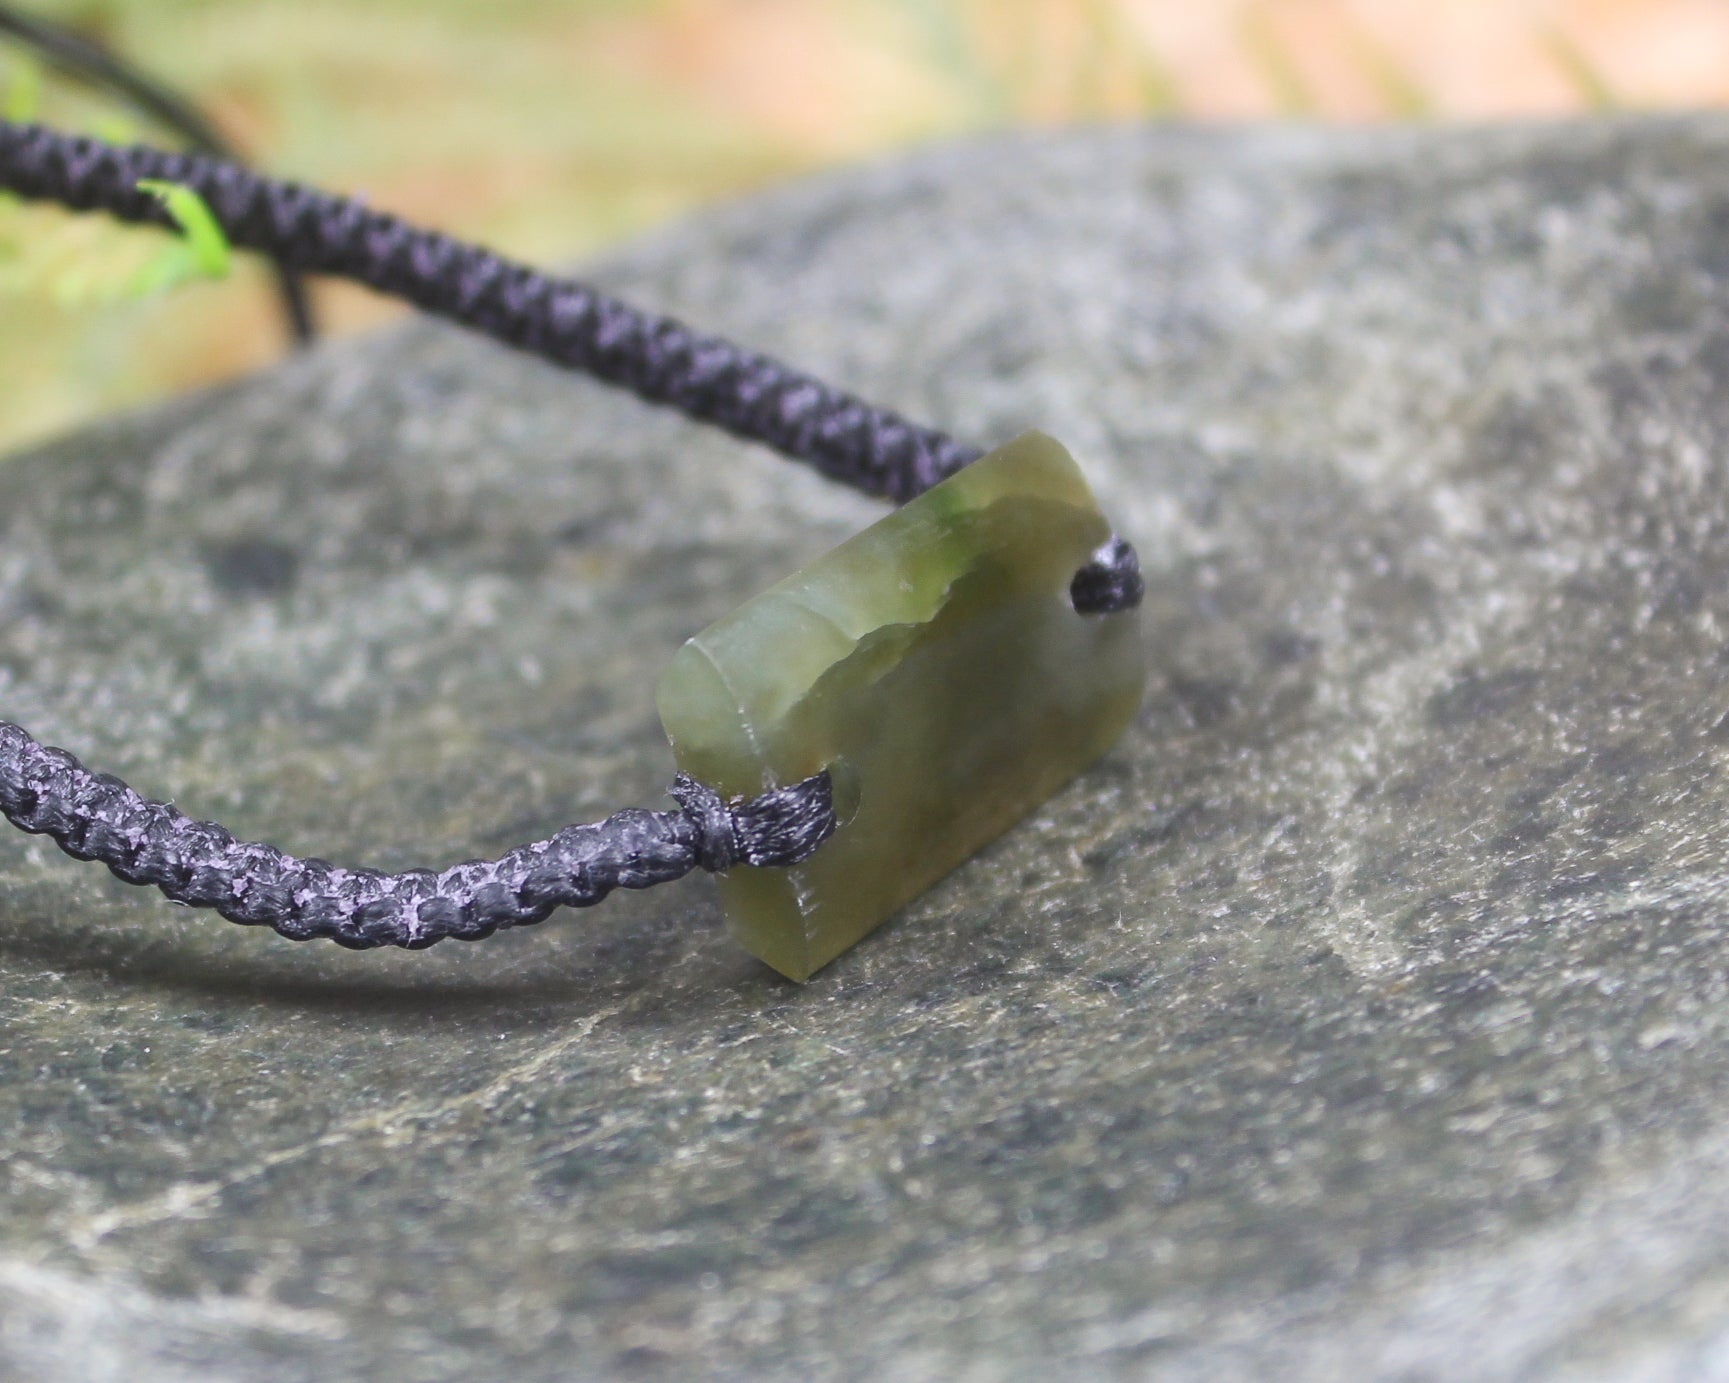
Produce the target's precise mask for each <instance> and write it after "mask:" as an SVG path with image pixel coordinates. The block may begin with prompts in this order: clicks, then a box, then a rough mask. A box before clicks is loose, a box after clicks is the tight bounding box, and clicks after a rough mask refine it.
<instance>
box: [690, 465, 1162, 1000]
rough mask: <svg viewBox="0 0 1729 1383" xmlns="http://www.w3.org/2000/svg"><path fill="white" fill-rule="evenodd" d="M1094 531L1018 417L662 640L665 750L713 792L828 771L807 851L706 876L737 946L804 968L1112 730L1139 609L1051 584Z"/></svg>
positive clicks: (1066, 469)
mask: <svg viewBox="0 0 1729 1383" xmlns="http://www.w3.org/2000/svg"><path fill="white" fill-rule="evenodd" d="M1109 533H1110V527H1109V525H1108V524H1107V523H1106V522H1105V519H1104V517H1103V515H1101V514H1100V513H1099V510H1098V506H1097V505H1096V504H1095V503H1094V501H1093V496H1092V493H1091V491H1090V490H1088V488H1087V483H1086V481H1085V480H1084V479H1083V478H1082V476H1081V473H1080V470H1079V468H1078V467H1077V466H1076V465H1075V463H1074V461H1073V460H1072V459H1071V458H1070V456H1069V454H1068V453H1067V452H1066V451H1064V450H1063V448H1062V447H1061V446H1060V445H1058V444H1057V443H1056V442H1054V441H1053V440H1052V439H1050V438H1049V437H1045V436H1042V435H1041V434H1039V433H1028V434H1026V435H1025V436H1023V437H1021V438H1019V439H1017V440H1016V441H1013V442H1011V443H1009V444H1008V445H1007V446H1004V447H1001V448H999V449H998V450H996V451H994V452H992V453H991V454H990V455H988V456H985V457H982V458H981V459H979V460H978V461H975V462H974V463H973V464H972V465H970V466H968V467H967V468H966V469H965V470H963V471H961V472H960V473H959V474H957V475H954V476H952V477H950V478H949V479H948V480H946V481H944V482H943V483H942V484H940V485H938V486H935V487H934V488H933V489H931V490H929V491H928V492H927V493H925V494H924V495H921V496H920V497H919V498H918V499H916V500H914V501H913V502H912V503H910V504H908V505H906V506H905V507H904V508H902V509H900V510H898V511H897V512H895V513H893V514H890V515H889V516H888V517H886V518H884V519H882V520H881V521H880V522H878V523H876V524H873V525H872V526H871V527H870V528H868V529H866V530H865V531H864V532H862V533H860V534H858V535H857V536H856V537H853V538H851V539H849V540H848V541H846V542H844V543H842V544H841V545H840V546H839V547H837V548H835V549H834V550H833V551H832V552H829V553H827V554H826V555H824V556H823V557H821V558H819V559H818V560H817V561H815V562H813V563H811V564H810V565H809V566H808V567H806V568H805V569H804V570H802V571H800V572H797V573H796V574H794V575H792V576H790V577H788V578H787V579H786V580H784V581H782V582H780V583H779V584H778V585H776V586H774V587H772V588H771V589H769V590H768V591H766V592H764V593H763V594H762V595H760V596H757V597H756V598H755V599H753V600H751V601H748V602H747V603H745V604H744V605H742V606H740V607H739V608H738V609H736V610H734V611H733V612H732V613H730V614H728V615H726V616H724V617H723V618H721V619H720V620H717V621H716V622H715V623H714V624H712V625H710V626H709V627H708V628H707V629H705V630H704V631H703V632H702V633H700V634H698V635H696V637H694V638H692V639H691V640H689V641H688V642H687V643H686V644H685V645H684V646H683V648H681V649H680V650H679V652H678V653H677V655H676V656H675V657H674V659H673V661H672V664H671V666H670V667H669V668H668V669H667V671H666V674H665V676H664V677H662V679H661V681H660V686H659V691H658V700H659V705H660V715H661V721H662V723H663V724H664V725H665V727H666V733H667V738H668V739H670V740H671V741H672V746H673V752H674V754H675V755H676V757H677V759H678V763H679V767H680V768H682V769H683V770H684V771H685V772H687V773H689V774H691V775H692V776H693V777H695V778H697V779H698V780H699V781H701V782H705V783H708V784H710V785H712V786H713V787H715V788H716V789H718V790H719V791H721V792H722V793H725V794H728V795H744V794H754V793H758V792H761V791H763V790H765V789H767V788H772V787H779V786H781V785H783V784H786V783H792V782H797V781H798V780H800V779H802V778H805V777H808V776H809V775H810V774H812V773H816V772H818V771H819V770H821V769H823V768H828V769H829V770H830V772H831V773H832V774H833V776H834V780H835V790H836V803H837V808H838V809H839V812H840V816H841V821H842V824H841V826H840V828H839V829H838V830H837V831H836V833H835V835H834V836H833V837H832V838H831V839H830V840H828V841H827V842H825V843H824V845H823V847H822V848H821V849H820V850H819V851H817V853H816V854H815V855H814V856H812V857H811V858H810V859H809V860H807V861H805V862H804V863H803V864H801V865H799V866H797V867H795V868H792V869H753V868H748V867H740V868H737V869H734V870H732V871H731V872H729V873H728V874H727V875H725V876H724V877H723V878H722V879H721V880H720V888H721V895H722V899H723V902H724V905H725V910H726V917H727V924H728V926H729V928H730V929H731V931H732V933H733V935H734V936H735V937H736V938H737V939H738V940H739V942H740V943H742V944H743V945H744V946H745V948H746V949H747V950H749V951H750V952H751V953H752V954H753V955H756V956H757V957H759V958H760V959H762V960H764V961H766V962H767V963H768V964H769V965H772V966H773V967H774V968H775V969H776V970H778V971H780V972H781V973H782V974H783V975H786V976H788V977H790V978H792V979H795V980H803V979H806V978H808V977H809V976H810V975H811V973H812V972H813V971H815V970H817V969H818V968H819V967H821V966H823V965H824V964H826V963H827V962H828V961H830V960H833V959H834V957H836V956H837V955H839V954H840V953H841V952H842V951H844V950H846V949H847V948H848V947H849V946H851V945H852V944H853V943H854V942H856V941H858V940H859V939H860V938H861V937H863V936H864V935H866V934H867V933H868V932H870V931H871V930H873V929H874V928H875V927H877V926H878V925H879V924H880V923H881V922H883V921H884V920H885V919H886V918H887V917H888V916H889V915H890V914H891V913H893V912H894V911H895V909H897V908H899V907H900V906H901V905H902V904H903V903H906V902H908V901H909V900H911V899H912V898H914V897H915V896H917V895H918V894H919V893H921V892H923V891H924V890H925V889H926V888H928V887H929V886H930V885H931V884H932V883H934V882H936V880H938V879H939V878H941V877H942V876H943V875H944V874H947V873H948V872H949V871H950V870H951V869H953V868H954V867H955V866H956V865H957V864H959V863H960V862H961V861H962V860H964V859H966V858H967V856H969V855H971V854H972V853H973V852H974V851H975V850H977V849H978V848H979V847H980V846H982V845H984V844H986V843H987V842H988V841H990V840H993V839H995V837H997V836H998V835H1000V834H1001V833H1002V832H1003V831H1004V830H1006V829H1007V828H1008V827H1009V826H1011V825H1013V824H1014V823H1015V822H1016V821H1018V820H1019V819H1020V818H1021V817H1023V816H1024V815H1026V813H1027V812H1029V811H1030V810H1032V808H1034V807H1035V806H1037V805H1038V804H1039V803H1040V802H1042V801H1043V800H1044V799H1045V798H1046V797H1048V796H1050V794H1051V793H1052V792H1054V791H1055V790H1056V789H1057V788H1059V787H1061V786H1062V785H1063V784H1064V783H1065V782H1067V781H1068V780H1069V779H1070V778H1072V777H1074V776H1075V774H1077V773H1079V772H1080V771H1081V770H1082V769H1083V768H1085V767H1086V766H1087V765H1088V764H1090V763H1091V762H1092V761H1093V760H1094V759H1096V758H1097V757H1098V756H1099V755H1100V754H1102V753H1103V752H1104V751H1105V750H1106V749H1108V748H1109V747H1110V746H1111V745H1112V744H1113V743H1114V742H1115V741H1116V739H1117V737H1118V736H1119V735H1120V734H1121V733H1122V731H1123V728H1124V727H1125V726H1126V725H1127V724H1128V722H1129V719H1130V718H1131V717H1132V716H1133V715H1134V712H1135V708H1136V707H1137V706H1138V705H1139V704H1140V699H1141V687H1142V682H1143V680H1144V669H1143V661H1142V657H1141V644H1140V630H1139V620H1138V618H1137V616H1136V614H1135V613H1133V612H1130V613H1127V614H1121V615H1106V616H1098V615H1090V616H1089V615H1079V614H1076V613H1075V610H1074V608H1073V607H1072V606H1071V604H1070V603H1069V596H1068V591H1069V582H1070V580H1071V579H1072V577H1073V576H1074V573H1075V571H1076V569H1077V568H1079V567H1081V566H1083V565H1084V564H1085V563H1086V561H1087V560H1088V558H1089V556H1090V555H1091V553H1092V552H1093V550H1094V549H1095V548H1097V547H1098V546H1099V544H1100V543H1102V542H1104V541H1105V539H1106V538H1107V537H1108V536H1109Z"/></svg>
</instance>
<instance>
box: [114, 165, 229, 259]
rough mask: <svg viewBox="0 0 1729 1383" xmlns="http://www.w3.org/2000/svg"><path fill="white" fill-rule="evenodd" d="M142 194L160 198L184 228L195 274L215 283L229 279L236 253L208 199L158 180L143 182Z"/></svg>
mask: <svg viewBox="0 0 1729 1383" xmlns="http://www.w3.org/2000/svg"><path fill="white" fill-rule="evenodd" d="M138 190H139V191H140V192H148V193H149V194H150V195H151V196H152V197H155V198H157V199H158V200H159V201H160V202H161V203H162V205H163V206H164V207H165V208H166V209H167V211H168V214H169V216H170V217H172V218H173V220H174V224H175V225H177V226H179V227H180V231H181V234H182V235H184V236H185V237H186V248H187V249H188V250H189V251H191V260H190V265H191V269H192V271H193V272H194V273H195V274H201V275H203V276H204V277H206V278H213V279H220V278H227V277H228V270H229V267H230V264H231V262H232V259H233V252H232V251H231V250H230V249H229V247H228V237H227V236H226V235H224V234H223V233H222V227H221V226H220V225H219V224H218V223H217V220H216V214H215V213H214V212H213V211H211V210H210V207H209V205H208V204H207V203H206V202H205V200H204V198H202V197H200V196H199V195H198V194H197V193H196V192H194V191H193V190H192V189H191V188H190V187H182V186H181V185H180V184H179V183H172V182H159V181H157V180H156V179H154V178H145V179H143V180H141V181H140V182H139V184H138Z"/></svg>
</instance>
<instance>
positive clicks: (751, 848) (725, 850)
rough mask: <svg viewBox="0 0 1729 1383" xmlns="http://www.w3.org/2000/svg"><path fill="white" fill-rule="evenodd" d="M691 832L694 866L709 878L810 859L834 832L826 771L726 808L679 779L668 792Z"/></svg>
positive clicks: (709, 791) (710, 793)
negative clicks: (736, 867)
mask: <svg viewBox="0 0 1729 1383" xmlns="http://www.w3.org/2000/svg"><path fill="white" fill-rule="evenodd" d="M667 792H668V794H669V795H670V796H671V797H673V798H674V800H676V801H677V802H678V805H679V806H680V807H682V808H683V809H684V817H685V819H686V820H687V821H689V822H690V824H691V825H692V826H693V827H694V828H695V830H696V862H697V863H698V864H699V865H701V866H702V867H703V868H704V869H706V870H707V871H708V872H709V873H710V874H722V873H725V872H726V871H727V870H728V869H731V868H732V867H733V865H735V864H748V865H754V866H758V867H765V866H766V867H777V868H785V867H786V866H787V865H793V864H797V863H799V862H800V861H801V860H805V859H809V858H810V856H811V854H812V853H813V852H814V851H815V850H816V848H817V846H819V845H821V844H822V843H823V842H824V841H825V840H827V839H828V838H829V837H830V836H831V835H833V834H834V830H835V825H836V822H835V814H834V785H833V783H832V782H831V781H830V779H829V774H828V770H827V769H824V770H823V771H822V772H821V773H816V774H813V775H812V776H811V777H809V778H806V779H805V780H804V781H803V782H800V783H794V784H792V785H791V786H790V787H784V788H772V789H770V790H769V791H768V792H765V793H763V794H762V795H761V796H759V797H735V798H733V799H732V800H731V801H730V802H729V801H727V800H726V799H725V798H723V797H722V796H721V795H720V794H719V793H718V792H716V791H715V790H714V789H713V788H711V787H709V786H707V785H706V784H704V783H699V782H697V781H696V779H694V778H692V777H691V776H690V775H689V774H688V773H681V774H679V775H678V777H677V778H675V779H674V780H673V784H672V786H671V787H670V788H668V789H667Z"/></svg>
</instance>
